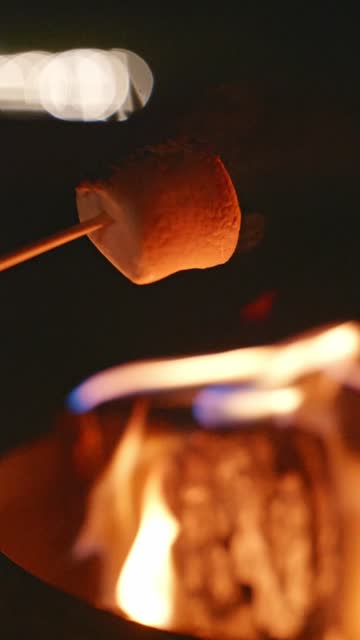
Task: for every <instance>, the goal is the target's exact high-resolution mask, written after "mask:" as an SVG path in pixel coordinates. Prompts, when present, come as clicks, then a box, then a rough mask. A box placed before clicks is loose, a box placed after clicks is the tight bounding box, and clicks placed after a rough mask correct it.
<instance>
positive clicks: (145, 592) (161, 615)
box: [116, 469, 179, 628]
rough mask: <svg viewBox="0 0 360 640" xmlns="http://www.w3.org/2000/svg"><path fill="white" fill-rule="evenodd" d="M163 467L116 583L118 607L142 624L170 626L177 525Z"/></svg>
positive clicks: (147, 496)
mask: <svg viewBox="0 0 360 640" xmlns="http://www.w3.org/2000/svg"><path fill="white" fill-rule="evenodd" d="M161 478H162V474H161V470H159V469H156V470H153V472H152V475H151V477H150V478H149V479H148V481H147V484H146V490H145V492H144V507H143V513H142V519H141V523H140V527H139V531H138V534H137V536H136V538H135V542H134V544H133V546H132V548H131V551H130V554H129V556H128V558H127V560H126V562H125V565H124V567H123V569H122V572H121V575H120V578H119V580H118V583H117V586H116V600H117V603H118V605H119V607H120V608H121V609H122V610H123V611H124V612H125V613H127V614H128V616H129V617H130V618H132V619H133V620H136V621H138V622H141V623H143V624H147V625H152V626H156V627H159V628H162V627H163V628H167V627H168V626H169V625H170V624H171V622H172V618H173V606H174V600H173V595H174V594H173V587H174V571H173V567H172V560H171V550H172V544H173V542H174V540H175V538H176V535H177V532H178V528H179V527H178V524H177V522H176V520H175V518H174V517H173V516H172V515H171V513H170V512H169V510H168V509H167V508H166V505H165V503H164V501H163V499H162V496H161V493H162V491H161Z"/></svg>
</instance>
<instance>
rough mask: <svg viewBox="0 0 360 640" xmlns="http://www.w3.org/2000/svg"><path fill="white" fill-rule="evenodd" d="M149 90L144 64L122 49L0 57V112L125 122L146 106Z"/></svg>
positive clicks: (149, 79)
mask: <svg viewBox="0 0 360 640" xmlns="http://www.w3.org/2000/svg"><path fill="white" fill-rule="evenodd" d="M153 85H154V79H153V74H152V72H151V70H150V68H149V66H148V65H147V64H146V62H145V61H144V60H143V59H142V58H141V57H140V56H138V55H137V54H135V53H133V52H132V51H127V50H125V49H112V50H111V51H103V50H100V49H72V50H69V51H63V52H60V53H50V52H48V51H28V52H22V53H17V54H14V55H0V112H1V111H4V112H13V111H16V112H24V113H27V112H34V113H37V112H38V113H44V112H45V113H48V114H50V115H52V116H54V117H56V118H60V119H63V120H81V121H94V120H107V119H109V118H111V119H112V120H119V121H120V120H126V119H127V118H128V117H129V116H130V115H131V114H132V113H133V112H134V111H137V110H138V109H141V108H143V106H144V105H145V104H146V103H147V101H148V100H149V98H150V95H151V93H152V89H153Z"/></svg>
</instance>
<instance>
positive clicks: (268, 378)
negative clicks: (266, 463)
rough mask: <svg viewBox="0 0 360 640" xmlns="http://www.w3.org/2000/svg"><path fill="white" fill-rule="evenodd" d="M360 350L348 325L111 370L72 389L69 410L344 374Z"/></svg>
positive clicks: (357, 335)
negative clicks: (202, 388) (274, 341)
mask: <svg viewBox="0 0 360 640" xmlns="http://www.w3.org/2000/svg"><path fill="white" fill-rule="evenodd" d="M359 352H360V329H359V327H358V325H357V324H356V323H353V322H347V323H344V324H341V325H338V326H335V327H331V328H329V329H327V330H324V329H322V330H320V331H313V332H310V333H308V334H305V335H304V336H300V337H297V338H296V339H295V340H294V339H293V340H290V341H287V342H284V343H279V344H278V345H271V346H267V347H250V348H246V349H235V350H233V351H226V352H223V353H215V354H208V355H203V356H193V357H188V358H174V359H171V360H154V361H148V362H139V363H132V364H127V365H121V366H119V367H113V368H111V369H108V370H106V371H102V372H100V373H97V374H95V375H94V376H92V377H90V378H88V379H87V380H85V382H83V383H82V384H80V385H79V386H78V387H77V388H76V389H74V390H73V391H72V392H71V393H70V394H69V396H68V406H69V408H70V410H71V411H73V412H74V413H84V412H86V411H91V410H92V409H94V408H96V407H97V406H99V405H101V404H103V403H105V402H109V401H111V400H115V399H120V398H124V397H129V396H134V395H142V394H146V393H154V392H160V391H171V390H174V389H181V388H189V387H194V386H207V385H213V384H216V385H219V384H228V383H239V382H244V381H247V382H256V384H257V385H263V386H270V387H278V386H286V385H288V384H291V382H292V381H294V380H295V379H296V378H298V377H300V376H305V375H307V374H310V373H313V372H315V371H322V370H325V369H329V368H334V367H335V366H336V365H339V363H341V365H342V371H343V372H344V371H345V368H344V364H346V362H347V361H353V360H354V358H355V357H356V355H358V354H359Z"/></svg>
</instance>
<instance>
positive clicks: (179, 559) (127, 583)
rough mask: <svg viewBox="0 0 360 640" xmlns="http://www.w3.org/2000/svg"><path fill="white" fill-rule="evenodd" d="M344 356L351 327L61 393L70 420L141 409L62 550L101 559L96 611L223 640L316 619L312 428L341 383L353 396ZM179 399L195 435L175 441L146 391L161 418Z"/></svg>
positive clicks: (317, 500)
mask: <svg viewBox="0 0 360 640" xmlns="http://www.w3.org/2000/svg"><path fill="white" fill-rule="evenodd" d="M359 354H360V332H359V327H358V326H357V325H356V324H355V323H347V324H343V325H339V326H336V327H332V328H328V329H323V330H321V331H317V332H312V333H309V334H307V335H305V336H300V338H295V339H293V340H289V341H287V342H284V343H282V344H278V345H271V346H269V347H256V348H253V349H252V348H250V349H238V350H234V351H230V352H227V353H219V354H214V355H204V356H197V357H191V358H180V359H173V360H168V361H154V362H147V363H138V364H136V363H135V364H130V365H125V366H122V367H117V368H114V369H110V370H108V371H105V372H102V373H100V374H97V375H96V376H94V377H93V378H90V379H89V380H88V381H85V382H84V383H83V384H82V385H80V387H79V388H78V389H75V391H74V392H73V393H72V395H71V397H70V401H69V404H70V405H71V406H72V407H73V408H74V409H75V410H79V411H80V412H81V411H88V410H90V409H92V408H94V407H96V406H97V405H99V404H103V403H104V402H106V401H108V400H113V399H115V398H122V397H127V398H129V397H130V396H134V397H139V396H142V397H144V396H145V397H148V398H149V400H148V402H149V405H148V406H147V405H145V404H144V402H139V401H137V402H135V405H134V410H133V413H132V415H131V417H130V420H129V422H128V426H127V428H126V430H125V432H124V433H123V434H122V436H121V438H120V440H119V443H118V445H117V447H116V449H115V451H114V454H113V457H112V460H111V461H110V464H109V465H108V467H107V469H106V470H105V472H103V473H102V475H101V476H100V477H99V478H98V480H97V482H96V484H95V486H94V487H93V489H92V491H91V492H90V496H89V500H88V510H87V515H86V519H85V522H84V525H83V530H82V532H81V533H80V536H79V539H78V541H77V544H76V548H75V551H76V553H77V554H78V555H79V556H84V555H86V554H89V553H94V552H95V553H97V554H99V555H100V556H101V560H102V578H101V584H100V594H99V598H98V601H97V604H98V605H99V606H104V607H107V608H111V609H113V610H116V611H117V612H120V613H123V614H125V615H126V616H127V617H129V618H130V619H132V620H134V621H136V622H139V623H141V624H145V625H149V626H154V627H157V628H163V629H166V630H175V631H180V632H182V633H192V634H195V635H196V634H198V635H200V636H201V637H204V636H205V637H209V638H214V637H222V638H224V640H234V639H236V640H244V639H245V638H248V637H257V634H258V632H260V631H261V632H265V631H266V632H267V633H268V634H269V636H271V637H279V638H281V639H282V640H287V639H288V638H290V637H295V634H298V633H300V632H302V629H305V628H306V624H307V621H308V619H310V618H311V616H312V615H313V612H315V611H316V607H324V608H325V609H326V610H327V611H330V614H331V609H332V603H333V597H334V593H335V591H336V588H335V587H336V584H337V581H338V575H339V574H338V564H337V562H338V557H339V547H338V546H337V545H338V538H337V531H338V522H337V520H336V518H337V512H336V513H335V508H334V502H333V499H334V496H333V494H332V488H331V487H330V485H329V482H328V475H327V469H326V465H327V462H326V460H327V458H326V455H323V454H324V450H323V449H322V447H323V446H324V442H325V439H324V440H321V438H319V437H318V435H317V436H315V435H314V432H315V431H317V433H320V432H322V431H321V429H320V430H319V429H317V428H315V427H314V425H317V424H318V423H319V424H321V425H322V421H323V422H324V423H326V425H327V426H328V425H329V411H328V409H329V406H330V405H329V397H330V394H331V393H332V392H333V390H334V389H335V388H336V390H337V389H338V388H340V387H339V383H340V382H341V381H344V380H346V383H347V384H349V380H350V379H349V376H350V377H351V376H353V378H354V379H351V380H350V382H351V381H352V383H353V384H354V385H355V382H356V380H357V379H356V380H355V378H356V375H358V374H357V369H356V366H355V368H354V364H355V365H356V362H357V359H358V357H359ZM354 372H355V373H354ZM323 373H325V374H326V376H323V377H322V374H323ZM314 374H315V377H314ZM319 380H320V382H319ZM324 380H325V383H324ZM243 383H246V384H243ZM191 387H193V389H191V393H190V394H183V396H181V397H184V398H185V397H186V398H187V400H186V402H187V404H186V403H185V405H184V406H186V408H187V409H190V408H192V409H193V417H194V418H195V421H194V422H193V423H191V422H190V424H186V425H185V427H186V428H185V429H184V430H183V431H182V430H181V429H180V428H177V429H172V428H170V429H169V423H168V422H167V423H161V424H159V422H158V420H159V418H158V417H157V418H156V420H155V419H154V416H153V415H152V414H150V408H151V393H154V392H161V394H160V395H159V398H160V400H159V401H160V405H159V406H160V408H163V406H162V405H161V399H162V398H164V394H163V392H164V391H174V390H182V389H189V388H191ZM147 394H148V395H147ZM172 397H175V396H172ZM176 397H178V396H176ZM156 406H158V405H156ZM165 406H167V405H166V403H165ZM180 406H181V407H183V405H180ZM324 407H325V411H324V410H323V409H324ZM154 415H155V414H154ZM156 415H158V414H156ZM159 415H163V414H161V413H160V414H159ZM188 415H189V416H190V413H186V416H188ZM151 417H152V421H151ZM294 417H295V418H294ZM162 419H163V418H162ZM186 419H189V420H190V421H191V418H190V417H189V418H186ZM256 421H258V422H259V423H260V427H259V428H258V429H257V428H254V429H253V430H252V429H250V428H249V427H250V426H253V425H254V423H256ZM261 421H263V422H261ZM294 422H295V424H296V426H297V427H298V429H294V430H292V429H291V428H285V429H278V430H277V431H276V434H275V436H274V434H273V433H272V431H274V424H280V425H281V426H286V427H290V426H291V424H293V423H294ZM154 423H155V424H154ZM264 423H265V425H264ZM330 423H331V424H330V426H331V427H332V429H333V430H335V427H334V424H333V422H332V419H331V420H330ZM242 424H244V425H245V426H246V427H247V428H246V429H243V430H242V429H241V428H240V426H241V425H242ZM261 424H262V426H261ZM229 425H231V428H230V429H229V428H228V427H229ZM153 426H154V427H155V428H154V429H153V428H152V427H153ZM223 426H225V427H226V429H222V427H223ZM170 427H171V425H170ZM189 427H191V428H189ZM207 427H211V429H210V430H209V429H207ZM324 432H325V431H324ZM326 437H327V438H328V436H326ZM324 438H325V436H324ZM328 439H329V438H328ZM326 446H327V452H329V451H330V448H329V443H328V444H327V445H326ZM338 448H339V447H336V449H338ZM333 449H334V447H333ZM334 455H335V454H334ZM338 484H339V483H338ZM314 522H316V526H314ZM314 558H316V563H315V564H314V562H313V560H314ZM324 603H325V604H324ZM330 614H329V620H330V618H331V615H330ZM314 615H315V614H314ZM326 615H327V614H326ZM324 624H325V622H324ZM326 624H327V623H326ZM330 624H333V623H332V622H331V621H330V622H329V625H330ZM331 629H333V627H331ZM296 637H297V636H296Z"/></svg>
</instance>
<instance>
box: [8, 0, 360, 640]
mask: <svg viewBox="0 0 360 640" xmlns="http://www.w3.org/2000/svg"><path fill="white" fill-rule="evenodd" d="M192 4H193V5H195V7H196V8H195V9H194V7H193V6H191V3H186V2H182V3H176V2H175V3H167V5H163V6H162V7H160V6H159V5H158V4H154V3H152V2H149V1H148V2H147V3H146V5H145V8H142V7H141V6H140V4H139V3H136V2H135V1H133V2H132V3H122V2H121V1H120V0H118V1H117V2H113V3H110V2H106V0H105V1H103V2H96V3H91V2H87V3H86V5H85V4H82V5H79V4H76V3H74V2H66V1H64V2H62V3H61V4H60V3H59V4H58V5H57V4H56V3H55V2H51V3H48V7H47V8H46V9H40V8H39V7H36V5H34V3H28V4H27V5H25V6H23V5H22V4H17V3H16V2H11V3H10V2H2V3H1V8H0V53H7V52H16V51H26V50H30V49H49V50H53V51H56V50H62V49H68V48H73V47H100V48H110V47H119V48H128V49H131V50H133V51H135V52H137V53H138V54H140V55H141V56H143V57H144V58H145V60H146V61H147V62H148V64H149V65H150V67H151V68H152V70H153V73H154V76H155V90H154V94H153V97H152V100H151V102H150V103H149V106H148V108H146V109H145V110H144V111H143V112H142V113H141V114H139V115H138V116H137V117H133V118H132V119H131V120H129V121H128V122H127V123H119V124H101V123H98V124H74V123H66V122H61V121H56V120H50V119H32V120H26V119H21V118H15V117H12V118H9V117H8V116H5V115H1V114H0V145H1V146H0V150H1V152H0V175H1V188H0V216H1V220H2V225H1V233H0V253H4V252H7V251H10V250H13V249H15V248H16V247H20V246H21V245H22V244H23V243H27V242H31V241H33V240H36V239H38V238H40V237H42V236H44V235H46V234H48V233H51V232H54V231H57V230H58V229H61V228H63V227H65V226H66V225H68V224H73V223H75V222H76V221H77V214H76V208H75V202H74V187H75V186H76V184H77V183H78V182H79V181H80V180H81V179H83V178H84V177H85V176H88V175H96V174H97V172H99V171H101V170H102V169H103V168H104V167H105V166H106V164H107V163H108V162H111V161H113V160H114V159H116V158H117V157H120V156H121V155H123V154H126V153H127V152H128V151H130V150H131V149H133V148H136V147H137V146H139V145H141V144H143V143H146V142H148V141H157V140H161V139H163V138H166V137H167V136H168V135H171V132H172V131H173V130H174V128H176V127H175V124H174V123H175V122H176V121H177V118H178V117H179V114H180V116H181V114H184V113H186V112H187V110H188V109H190V105H191V104H192V103H193V102H196V101H200V102H201V101H202V103H203V106H202V108H203V109H204V103H205V104H206V95H207V91H208V90H209V87H216V86H219V85H222V84H224V83H225V84H229V83H236V84H237V85H238V86H240V87H241V88H243V90H244V95H247V94H249V95H251V96H253V97H255V104H256V105H257V106H256V107H255V111H257V109H258V108H259V109H258V110H259V113H260V114H261V117H260V119H259V120H258V121H256V124H255V126H250V123H251V122H252V113H251V111H252V109H251V107H249V103H247V101H246V100H245V101H244V106H242V105H241V104H239V114H238V117H239V123H240V124H239V126H240V129H241V131H242V134H241V136H240V138H241V144H240V156H241V157H242V160H241V162H240V164H241V168H240V175H241V176H242V177H243V178H242V179H241V180H240V182H237V183H236V187H237V189H238V193H239V199H240V204H241V206H242V208H243V209H244V210H247V211H258V212H261V213H262V214H263V215H264V216H265V218H266V221H267V225H266V234H265V239H264V241H263V243H262V244H261V245H260V247H259V248H258V249H257V250H254V251H252V252H251V253H248V254H243V255H239V256H236V257H235V258H234V259H233V260H232V261H231V262H230V263H229V264H228V265H227V266H225V267H220V268H217V269H212V270H209V271H206V272H188V273H181V274H177V275H175V276H173V277H171V278H168V279H167V280H165V281H163V282H160V283H158V284H154V285H151V286H147V287H136V286H135V285H132V284H131V283H130V282H128V281H126V279H125V278H124V277H123V276H122V275H121V274H119V273H118V272H117V271H116V270H115V269H114V268H113V267H112V266H111V265H110V264H109V263H107V261H106V260H105V259H104V258H103V257H102V256H101V255H100V254H99V253H98V252H97V250H96V249H95V247H93V246H92V244H91V243H90V242H89V241H88V239H86V238H85V239H82V240H79V241H77V242H76V243H73V244H71V245H68V246H66V247H63V248H61V249H58V250H56V251H54V252H51V253H49V254H47V255H44V256H42V257H39V258H37V259H35V260H33V261H31V262H29V263H26V264H23V265H21V266H18V267H16V268H14V269H13V270H10V271H8V272H5V273H2V274H0V305H1V313H0V336H1V351H0V353H1V426H0V452H5V451H6V450H8V449H9V448H11V447H13V446H15V445H16V444H19V443H22V442H25V441H28V440H30V439H32V438H34V437H36V436H37V435H38V434H40V433H44V432H47V431H49V430H50V429H51V428H52V426H53V419H54V416H55V415H56V413H57V412H58V411H59V410H61V407H62V406H63V401H64V397H65V394H66V393H67V392H68V391H69V390H70V389H71V388H72V387H73V385H74V384H76V383H77V382H79V381H80V380H81V379H83V378H84V377H86V376H87V375H88V374H90V373H93V372H94V371H96V370H98V369H100V368H104V367H107V366H109V365H112V364H117V363H120V362H124V361H127V360H133V359H137V358H146V357H157V356H164V355H174V354H190V353H195V352H204V351H206V350H216V349H222V348H231V347H235V346H240V345H245V344H252V343H256V342H259V341H260V342H266V341H269V340H272V339H276V338H281V337H282V336H286V335H289V334H291V333H294V332H296V331H298V330H301V329H305V328H307V327H311V326H313V325H314V324H319V323H323V322H329V321H335V320H340V319H345V318H357V319H359V317H360V303H359V296H358V273H359V235H358V226H359V225H358V215H359V195H360V194H359V191H360V189H359V178H360V168H359V146H360V144H359V143H360V132H359V107H360V83H359V45H358V19H357V15H355V13H354V14H353V15H351V14H350V13H349V7H350V6H351V5H350V3H349V4H348V8H347V9H346V8H344V9H343V10H342V11H341V10H340V9H336V8H335V7H336V6H337V7H339V6H340V3H332V2H327V3H312V4H314V5H315V6H310V4H308V5H307V7H308V9H307V10H305V9H304V6H302V5H306V3H302V5H300V3H287V4H286V5H285V3H283V4H284V6H285V7H287V8H286V10H284V7H283V8H280V7H279V4H278V3H276V9H275V8H274V5H275V3H269V2H268V3H266V9H265V10H263V9H262V7H261V4H262V3H256V2H237V3H226V2H223V3H219V4H218V5H217V7H216V8H214V7H212V6H211V4H209V3H192ZM264 4H265V3H264ZM234 6H237V10H236V11H235V10H234V8H233V7H234ZM164 7H166V8H164ZM251 104H254V102H252V101H251V100H250V105H251ZM209 107H210V105H209ZM221 126H222V122H221V121H220V122H219V127H221ZM231 138H232V136H231V131H230V135H229V139H231ZM235 144H238V141H237V142H235V141H234V145H235ZM230 146H231V144H230ZM267 291H276V292H277V296H276V298H275V304H274V307H273V310H272V312H271V314H270V316H269V317H268V318H267V320H266V322H265V323H260V324H259V323H249V322H245V321H244V320H243V319H241V313H240V312H241V308H242V307H243V305H245V304H247V303H248V302H250V301H251V300H254V299H256V297H257V296H259V295H260V294H262V293H264V292H267ZM0 574H1V580H0V634H1V637H4V638H6V639H8V638H16V639H17V638H24V637H31V638H43V637H44V638H50V637H51V638H59V639H60V638H64V637H66V638H70V640H71V638H77V639H78V638H84V639H85V638H86V639H90V638H100V637H104V638H105V637H109V638H110V637H114V638H115V637H117V638H118V637H122V634H123V633H124V629H125V627H126V624H127V623H125V622H123V621H121V620H117V621H113V620H111V624H110V620H109V619H108V617H107V614H104V613H101V612H95V611H92V612H91V616H89V611H88V609H87V607H86V605H85V604H81V603H77V602H76V601H73V600H72V599H71V598H69V597H67V596H65V595H63V594H60V593H57V592H55V591H53V590H51V589H49V588H48V587H47V586H46V585H44V584H42V583H40V582H38V581H36V580H35V579H34V578H32V577H31V576H30V575H26V574H25V573H24V572H22V570H21V569H19V568H17V567H15V566H14V565H13V564H12V563H10V561H8V560H7V559H6V558H5V556H0ZM125 633H128V635H129V637H130V635H131V637H135V638H139V639H140V640H141V637H142V636H143V635H144V637H146V638H149V637H159V633H158V632H156V636H155V635H154V634H153V636H152V635H151V632H149V630H147V631H145V630H142V628H141V627H137V628H136V630H134V629H131V630H130V631H129V632H126V629H125Z"/></svg>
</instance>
